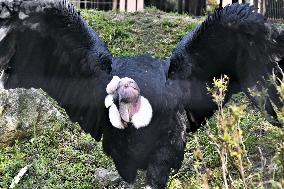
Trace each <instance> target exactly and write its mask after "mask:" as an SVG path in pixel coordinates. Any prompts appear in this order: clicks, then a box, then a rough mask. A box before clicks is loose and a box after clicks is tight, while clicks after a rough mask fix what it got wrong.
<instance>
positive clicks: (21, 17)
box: [19, 12, 29, 20]
mask: <svg viewBox="0 0 284 189" xmlns="http://www.w3.org/2000/svg"><path fill="white" fill-rule="evenodd" d="M28 17H29V15H27V14H25V13H23V12H20V13H19V19H20V20H24V19H26V18H28Z"/></svg>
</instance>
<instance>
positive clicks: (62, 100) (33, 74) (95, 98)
mask: <svg viewBox="0 0 284 189" xmlns="http://www.w3.org/2000/svg"><path fill="white" fill-rule="evenodd" d="M111 63H112V56H111V54H110V53H109V51H108V49H107V47H106V45H105V43H104V42H103V41H102V40H101V39H100V38H99V37H98V35H97V34H96V33H95V32H94V31H93V30H92V29H91V28H90V27H89V26H88V25H87V24H86V22H85V21H84V20H83V18H82V17H81V16H80V14H79V13H78V12H77V11H76V10H75V9H74V7H73V6H72V5H71V4H70V3H69V2H68V1H66V0H0V70H1V71H2V74H1V84H2V85H3V86H4V87H5V88H16V87H24V88H30V87H34V88H42V89H43V90H44V91H46V92H47V93H48V94H49V95H50V96H52V97H53V98H55V99H56V100H57V101H58V102H59V104H60V105H61V106H62V107H64V108H65V109H66V111H67V113H68V115H69V116H70V117H71V119H73V120H74V121H78V122H79V123H80V124H81V126H82V127H83V128H84V129H85V130H86V131H87V132H90V133H91V134H92V135H93V136H94V137H95V138H96V139H97V140H99V139H100V138H101V127H102V126H103V124H105V123H106V121H105V119H104V115H105V108H104V96H105V86H106V84H107V82H108V79H109V73H110V71H111Z"/></svg>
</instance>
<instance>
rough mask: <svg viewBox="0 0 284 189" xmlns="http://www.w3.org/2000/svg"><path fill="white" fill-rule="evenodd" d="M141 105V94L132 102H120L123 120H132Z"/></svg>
mask: <svg viewBox="0 0 284 189" xmlns="http://www.w3.org/2000/svg"><path fill="white" fill-rule="evenodd" d="M140 107H141V96H139V97H138V99H137V100H136V101H134V102H132V103H125V102H120V103H119V113H120V116H121V118H122V120H123V121H125V122H127V123H128V122H131V119H132V116H133V115H134V114H135V113H137V112H138V111H139V109H140Z"/></svg>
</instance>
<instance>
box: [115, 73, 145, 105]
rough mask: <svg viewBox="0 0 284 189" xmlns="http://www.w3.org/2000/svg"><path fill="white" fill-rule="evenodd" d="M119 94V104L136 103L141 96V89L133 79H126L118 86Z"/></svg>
mask: <svg viewBox="0 0 284 189" xmlns="http://www.w3.org/2000/svg"><path fill="white" fill-rule="evenodd" d="M117 93H118V98H119V102H124V103H136V102H137V101H138V99H139V96H140V89H139V87H138V85H137V83H136V82H135V81H134V80H133V79H131V78H128V77H124V78H122V79H121V80H120V82H119V84H118V88H117Z"/></svg>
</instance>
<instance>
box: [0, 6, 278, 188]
mask: <svg viewBox="0 0 284 189" xmlns="http://www.w3.org/2000/svg"><path fill="white" fill-rule="evenodd" d="M81 14H82V15H83V16H84V17H85V18H86V20H87V21H88V23H89V25H90V26H91V27H92V28H94V29H95V30H96V31H97V32H98V34H99V35H100V36H101V37H102V38H103V40H104V41H105V42H106V43H107V44H108V46H109V48H110V50H111V52H112V53H113V54H114V55H115V56H132V55H137V54H141V53H149V54H151V55H153V56H155V57H158V58H167V57H169V56H170V54H171V51H172V50H173V48H174V47H176V45H177V43H178V42H179V40H180V39H181V38H182V37H183V36H184V35H185V34H186V32H187V31H190V30H192V29H194V28H195V27H196V26H197V25H198V24H199V23H200V22H201V21H202V19H194V18H191V17H189V16H187V15H177V14H173V13H163V12H159V11H157V10H155V9H149V10H146V11H145V12H144V13H115V12H99V11H91V10H90V11H87V10H82V11H81ZM213 82H214V86H215V87H214V88H212V89H210V90H209V91H210V92H211V94H212V96H213V97H214V99H215V102H216V103H217V105H218V107H219V111H217V112H216V114H215V116H214V117H212V118H211V119H209V120H208V123H207V124H206V125H205V126H204V127H203V128H202V129H200V130H199V131H198V132H196V133H194V134H191V135H190V136H188V142H187V147H186V154H185V160H184V162H183V166H182V168H181V170H180V171H179V172H177V173H176V172H173V173H172V176H171V178H170V181H169V183H168V187H169V188H170V189H181V188H185V189H191V188H192V189H197V188H283V185H284V175H283V174H284V165H283V163H284V157H283V156H284V132H283V130H281V129H279V128H276V127H273V126H271V125H270V124H269V123H268V122H267V121H265V119H264V117H263V116H262V114H261V113H260V112H258V111H256V110H255V109H254V108H253V107H252V106H251V105H250V104H249V103H248V100H247V99H246V98H245V97H244V95H243V94H237V95H235V96H234V97H233V98H232V100H231V101H230V103H228V104H227V105H226V106H225V107H224V106H222V100H223V96H224V94H225V93H226V86H227V84H228V82H229V78H227V77H225V76H224V77H223V78H220V79H215V80H214V81H213ZM275 83H276V84H277V85H279V86H280V87H279V91H280V92H281V91H284V90H283V89H282V87H283V86H284V85H283V86H282V85H281V84H283V83H281V81H278V80H277V81H275ZM280 114H281V113H280ZM27 165H30V168H29V170H28V172H27V173H26V174H25V175H24V176H23V177H22V178H21V180H20V182H19V184H18V185H16V188H103V187H105V186H109V183H107V184H106V183H103V184H102V183H101V182H98V180H97V179H96V178H95V177H94V173H95V170H96V168H98V167H103V168H112V169H113V164H112V162H111V160H110V159H109V158H107V157H106V156H105V155H104V154H103V153H102V148H101V143H97V142H95V141H94V139H92V138H91V137H90V135H88V134H85V133H84V132H82V131H81V129H80V128H79V126H78V125H77V124H73V123H69V122H68V123H67V124H62V123H58V122H56V121H54V124H53V127H50V128H47V129H46V130H44V131H42V132H35V133H33V134H32V135H31V136H30V137H28V138H26V139H25V140H19V141H15V143H14V144H13V145H11V146H7V147H3V148H1V149H0V188H8V187H9V186H10V184H11V182H12V180H13V178H14V177H15V176H16V175H17V174H18V172H19V171H20V169H21V168H23V167H25V166H27ZM137 188H139V187H137Z"/></svg>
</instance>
